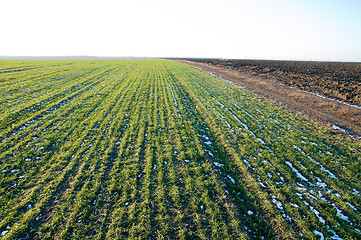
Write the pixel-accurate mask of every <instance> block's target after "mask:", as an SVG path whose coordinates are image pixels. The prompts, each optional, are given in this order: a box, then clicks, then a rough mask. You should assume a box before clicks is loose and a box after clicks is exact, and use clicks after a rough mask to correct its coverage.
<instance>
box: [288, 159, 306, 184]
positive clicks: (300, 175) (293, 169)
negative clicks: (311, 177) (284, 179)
mask: <svg viewBox="0 0 361 240" xmlns="http://www.w3.org/2000/svg"><path fill="white" fill-rule="evenodd" d="M286 164H287V165H288V166H289V167H290V168H291V169H292V171H293V172H294V173H296V175H297V177H299V178H301V179H302V180H304V181H305V182H308V179H307V178H305V177H304V176H303V175H302V174H301V173H299V172H298V170H297V169H296V168H294V167H293V165H292V163H290V162H289V161H286Z"/></svg>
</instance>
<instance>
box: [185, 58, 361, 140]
mask: <svg viewBox="0 0 361 240" xmlns="http://www.w3.org/2000/svg"><path fill="white" fill-rule="evenodd" d="M178 61H180V62H183V63H187V64H190V65H193V66H196V67H199V68H202V69H203V70H205V71H209V72H212V73H214V74H216V75H218V76H220V77H223V78H225V79H228V80H231V81H233V82H234V83H236V84H237V85H239V86H242V87H245V88H246V89H248V90H251V91H253V92H254V93H256V94H258V95H260V96H262V97H264V98H266V99H268V100H271V101H273V102H276V103H278V104H281V105H282V106H284V107H286V108H288V109H290V110H292V111H294V112H296V113H300V114H302V115H303V116H304V117H307V118H310V119H313V120H316V121H317V122H320V123H321V124H323V125H326V126H328V127H331V128H335V125H336V126H338V127H340V128H342V129H344V130H346V132H347V134H350V135H353V136H354V137H355V139H361V137H360V136H361V109H359V108H356V107H353V106H350V105H346V104H342V103H340V102H337V101H334V100H330V99H327V98H323V97H320V96H317V95H315V94H312V93H309V92H305V91H302V90H300V89H298V88H296V87H294V85H293V86H292V85H291V86H288V85H285V84H283V83H282V82H277V81H274V79H268V78H266V77H257V76H253V75H252V74H250V73H249V72H246V71H237V70H234V69H228V68H225V67H220V66H214V65H212V64H210V63H199V62H194V61H188V60H178ZM325 95H326V94H325ZM337 132H338V133H339V134H340V135H345V134H344V132H343V131H341V130H338V131H337Z"/></svg>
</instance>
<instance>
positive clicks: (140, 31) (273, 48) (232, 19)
mask: <svg viewBox="0 0 361 240" xmlns="http://www.w3.org/2000/svg"><path fill="white" fill-rule="evenodd" d="M0 22H1V23H2V24H1V38H0V55H3V56H4V55H17V56H26V55H28V56H29V55H32V56H34V55H42V56H44V55H47V56H49V55H50V56H51V55H53V56H55V55H58V56H59V55H61V56H64V55H65V56H66V55H97V56H137V57H143V56H146V57H217V58H242V59H244V58H248V59H295V60H328V61H360V62H361V30H360V29H361V1H360V0H327V1H326V0H297V1H296V0H182V1H172V0H154V1H151V0H132V1H130V0H127V1H123V0H101V1H92V0H87V1H86V0H62V1H55V0H54V1H48V0H32V1H28V0H4V1H1V2H0Z"/></svg>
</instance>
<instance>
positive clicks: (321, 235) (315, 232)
mask: <svg viewBox="0 0 361 240" xmlns="http://www.w3.org/2000/svg"><path fill="white" fill-rule="evenodd" d="M313 233H314V234H316V235H318V236H320V237H321V239H320V240H325V237H324V236H323V234H322V232H319V231H317V230H313Z"/></svg>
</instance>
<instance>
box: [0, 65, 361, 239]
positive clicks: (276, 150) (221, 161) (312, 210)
mask: <svg viewBox="0 0 361 240" xmlns="http://www.w3.org/2000/svg"><path fill="white" fill-rule="evenodd" d="M360 159H361V145H360V142H357V141H353V140H351V139H341V138H339V137H338V136H336V135H333V134H332V130H331V129H325V128H322V127H319V126H318V125H317V124H316V123H314V122H310V121H307V120H305V119H302V118H300V117H298V116H296V115H294V114H293V113H292V112H290V111H287V110H285V109H283V108H281V107H280V106H278V105H276V104H274V103H272V102H269V101H265V100H263V99H261V98H259V97H257V96H256V95H255V94H254V93H252V92H249V91H246V90H244V89H242V88H240V87H238V86H236V85H234V84H233V83H231V82H229V81H226V80H224V79H221V78H219V77H217V76H215V75H211V74H209V73H207V72H204V71H202V70H201V69H197V68H194V67H191V66H189V65H185V64H182V63H178V62H174V61H168V60H145V61H142V60H134V61H130V60H98V61H96V60H81V61H80V60H79V61H75V60H69V61H64V60H58V61H25V60H24V61H23V60H22V61H14V60H13V61H0V184H1V185H0V235H1V237H0V238H1V239H272V238H274V239H360V238H361V214H360V213H361V184H360V181H361V173H360V172H361V160H360Z"/></svg>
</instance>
